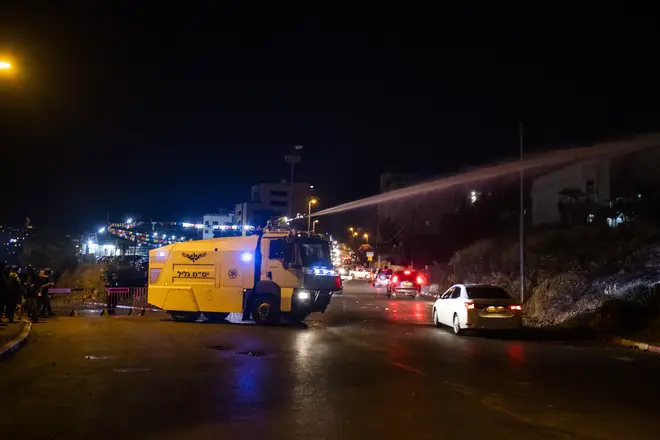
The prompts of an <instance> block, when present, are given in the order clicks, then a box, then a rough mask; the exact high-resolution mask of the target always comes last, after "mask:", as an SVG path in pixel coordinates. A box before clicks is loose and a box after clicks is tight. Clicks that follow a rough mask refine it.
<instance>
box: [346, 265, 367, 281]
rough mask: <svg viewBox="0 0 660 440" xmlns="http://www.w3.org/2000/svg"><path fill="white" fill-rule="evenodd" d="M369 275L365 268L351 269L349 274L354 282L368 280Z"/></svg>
mask: <svg viewBox="0 0 660 440" xmlns="http://www.w3.org/2000/svg"><path fill="white" fill-rule="evenodd" d="M369 273H370V272H369V270H367V269H365V268H363V267H356V268H355V269H351V271H350V272H349V273H348V274H349V276H350V277H351V279H353V280H366V279H367V276H368V275H369Z"/></svg>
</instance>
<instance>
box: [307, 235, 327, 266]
mask: <svg viewBox="0 0 660 440" xmlns="http://www.w3.org/2000/svg"><path fill="white" fill-rule="evenodd" d="M300 258H301V259H302V265H303V266H304V267H313V266H320V267H331V266H332V261H331V258H330V245H329V244H328V243H327V242H325V241H307V242H301V243H300Z"/></svg>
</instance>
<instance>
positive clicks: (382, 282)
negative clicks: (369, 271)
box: [373, 267, 392, 287]
mask: <svg viewBox="0 0 660 440" xmlns="http://www.w3.org/2000/svg"><path fill="white" fill-rule="evenodd" d="M391 278H392V271H391V270H389V269H388V268H387V267H384V268H382V269H379V270H378V273H377V274H376V277H375V278H374V282H373V286H374V287H387V286H388V284H390V279H391Z"/></svg>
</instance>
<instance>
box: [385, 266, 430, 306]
mask: <svg viewBox="0 0 660 440" xmlns="http://www.w3.org/2000/svg"><path fill="white" fill-rule="evenodd" d="M423 285H424V278H423V277H422V275H421V274H419V273H418V272H417V271H415V270H409V269H406V270H398V271H396V272H394V274H393V275H392V278H390V282H389V283H388V284H387V297H388V298H396V296H397V295H407V296H409V297H411V298H415V299H417V298H419V294H420V292H421V291H422V286H423Z"/></svg>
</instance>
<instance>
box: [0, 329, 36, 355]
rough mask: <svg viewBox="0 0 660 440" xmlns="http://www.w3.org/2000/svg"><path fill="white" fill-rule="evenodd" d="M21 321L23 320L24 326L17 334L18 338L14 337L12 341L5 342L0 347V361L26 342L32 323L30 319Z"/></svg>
mask: <svg viewBox="0 0 660 440" xmlns="http://www.w3.org/2000/svg"><path fill="white" fill-rule="evenodd" d="M23 322H25V327H23V331H22V332H21V334H20V335H19V336H18V338H16V339H14V340H13V341H9V342H7V343H6V344H5V345H4V346H3V347H2V348H1V349H0V361H4V360H5V359H7V358H8V357H10V356H11V355H13V354H14V353H15V352H17V351H18V349H19V348H21V347H22V346H23V345H24V344H25V343H26V342H27V338H28V337H29V336H30V333H31V332H32V323H31V322H30V321H23Z"/></svg>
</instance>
